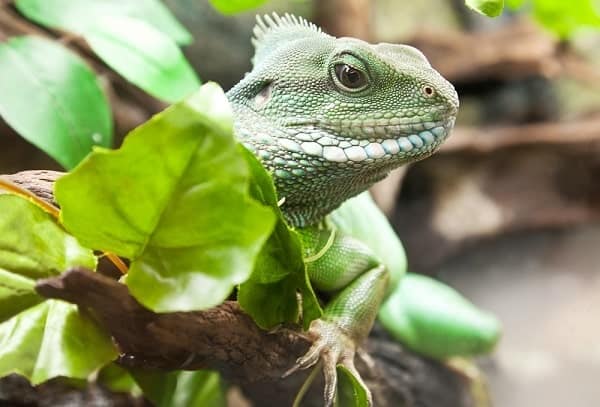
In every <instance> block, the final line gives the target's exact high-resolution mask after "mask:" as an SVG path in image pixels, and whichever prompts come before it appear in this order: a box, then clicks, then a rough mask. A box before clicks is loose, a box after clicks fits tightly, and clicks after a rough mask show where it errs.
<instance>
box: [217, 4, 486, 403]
mask: <svg viewBox="0 0 600 407" xmlns="http://www.w3.org/2000/svg"><path fill="white" fill-rule="evenodd" d="M254 33H255V37H254V39H253V42H254V45H255V48H256V53H255V56H254V59H253V69H252V71H251V72H249V73H248V74H247V75H246V76H245V77H244V79H242V81H240V82H239V83H238V84H237V85H236V86H235V87H233V88H232V89H231V90H230V91H229V92H228V93H227V96H228V99H229V101H230V102H231V105H232V107H233V111H234V117H235V122H234V127H235V132H236V136H237V137H238V139H239V140H240V141H241V142H242V143H243V144H244V145H245V146H246V147H247V148H248V149H249V150H251V151H252V152H254V154H255V155H256V156H257V157H258V158H259V159H260V161H261V162H262V164H263V165H264V166H265V167H266V168H267V169H268V170H269V171H270V172H271V173H272V174H273V177H274V182H275V186H276V189H277V193H278V196H279V198H280V199H281V201H282V205H281V209H282V211H283V213H284V216H285V217H286V219H287V221H288V222H289V223H290V224H291V225H292V226H294V227H295V228H296V230H297V231H298V232H299V234H300V236H301V239H302V243H303V249H304V257H305V258H304V260H305V264H306V269H307V272H308V275H309V277H310V280H311V283H312V285H313V287H315V288H316V289H318V290H319V291H320V292H322V293H324V294H325V295H326V296H328V297H329V301H328V303H327V304H326V305H325V308H324V313H323V316H322V318H320V319H318V320H315V321H313V323H312V324H311V327H310V329H309V334H310V335H311V336H312V337H313V339H314V343H313V345H312V347H311V349H310V350H309V351H308V353H307V354H306V355H304V356H303V357H301V358H300V359H299V360H298V363H297V365H296V367H295V368H294V369H292V371H294V370H295V369H297V368H307V367H310V366H312V365H314V364H316V363H317V362H318V361H322V365H323V370H324V374H325V382H326V385H325V401H326V405H332V403H333V401H334V399H335V393H336V381H337V376H336V366H337V365H339V364H341V365H343V366H345V367H346V368H347V369H348V370H349V371H350V372H351V374H353V375H354V376H355V377H356V378H357V379H358V381H359V382H360V383H361V384H362V380H361V379H360V375H359V374H358V372H357V371H356V369H355V367H354V354H355V351H356V349H357V347H358V346H359V345H360V344H361V343H362V342H363V341H364V339H365V338H366V337H367V336H368V333H369V331H370V330H371V327H372V325H373V322H374V320H375V318H376V316H377V313H378V310H379V308H380V306H381V305H382V303H383V301H384V299H385V298H386V296H387V295H389V293H390V292H392V291H393V290H394V289H395V288H396V287H397V286H398V285H399V281H400V280H401V277H402V275H403V274H404V271H405V266H406V265H405V260H404V252H403V249H402V246H401V244H400V242H399V241H398V239H397V237H396V236H395V234H394V232H393V230H392V229H391V227H390V226H389V224H388V223H387V221H386V220H385V217H384V216H383V214H382V213H381V212H379V211H378V209H377V208H376V207H375V205H374V204H373V203H372V202H371V201H370V199H369V198H368V197H366V196H364V195H361V197H359V198H356V199H350V198H352V197H354V196H356V195H358V194H360V193H361V192H363V191H365V190H366V189H367V188H369V187H370V186H371V185H372V184H373V183H375V182H377V181H379V180H381V179H382V178H384V177H385V176H386V175H387V174H388V173H389V171H390V170H392V169H394V168H396V167H398V166H400V165H403V164H406V163H409V162H414V161H417V160H420V159H423V158H425V157H428V156H429V155H431V154H432V153H433V152H434V151H435V150H436V149H437V148H438V147H439V146H440V144H441V143H442V142H443V141H444V140H445V139H446V138H447V137H448V135H449V134H450V131H451V129H452V127H453V126H454V121H455V117H456V114H457V111H458V97H457V94H456V91H455V90H454V88H453V87H452V85H451V84H450V83H449V82H447V81H446V80H445V79H444V78H443V77H442V76H441V75H440V74H439V73H438V72H437V71H435V70H434V69H433V68H432V67H431V66H430V65H429V63H428V61H427V59H426V58H425V57H424V56H423V54H422V53H421V52H420V51H418V50H416V49H415V48H412V47H409V46H406V45H395V44H376V45H373V44H369V43H366V42H364V41H361V40H358V39H354V38H335V37H332V36H329V35H327V34H325V33H323V32H322V31H321V30H320V29H318V28H317V27H316V26H315V25H313V24H312V23H309V22H307V21H306V20H304V19H301V18H297V17H295V16H291V15H286V16H284V17H279V16H277V15H273V16H272V17H271V16H265V17H264V19H263V18H258V24H257V26H256V27H255V30H254ZM349 200H350V201H349ZM346 201H348V202H346ZM345 202H346V203H345ZM343 203H345V204H344V205H343V206H342V208H340V209H337V208H339V207H340V205H342V204H343ZM336 209H337V210H336ZM332 212H333V213H332ZM357 217H358V218H360V219H361V220H360V221H357V220H356V219H357ZM353 218H355V219H354V220H353ZM370 226H372V227H370ZM374 240H375V241H377V240H379V243H376V244H375V247H371V244H372V242H373V241H374ZM388 308H389V307H388ZM395 312H396V311H395V310H393V309H392V310H391V311H389V312H388V318H383V319H382V321H389V320H390V319H393V318H392V317H394V316H395ZM390 315H392V317H390ZM403 317H404V316H403ZM404 319H406V318H404ZM384 325H386V326H387V324H384ZM394 328H395V326H394V325H393V324H392V326H391V330H392V332H394ZM409 328H410V327H409ZM492 328H493V327H492ZM409 331H410V329H407V328H406V324H404V325H403V329H401V330H399V331H397V332H396V333H399V334H398V335H396V336H398V337H400V339H403V338H405V337H406V338H408V339H410V338H411V337H410V336H408V335H405V333H407V332H409ZM492 336H493V338H491V341H492V342H495V337H497V335H495V336H494V335H492ZM409 342H410V340H409ZM413 342H414V345H415V347H416V348H417V350H420V349H418V345H419V342H420V341H419V340H415V341H413ZM412 344H413V343H411V345H412ZM487 345H488V344H487V343H486V346H487ZM488 347H489V346H488ZM422 350H423V351H424V352H425V353H430V354H431V353H432V352H427V351H428V350H429V349H426V348H423V349H422ZM362 385H363V386H364V384H362ZM364 387H365V390H366V391H367V394H370V393H369V392H368V389H366V386H364Z"/></svg>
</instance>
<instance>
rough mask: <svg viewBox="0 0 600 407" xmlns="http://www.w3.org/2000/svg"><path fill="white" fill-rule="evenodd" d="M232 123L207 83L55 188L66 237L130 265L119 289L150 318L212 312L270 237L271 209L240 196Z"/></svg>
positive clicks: (242, 173) (241, 164) (244, 181)
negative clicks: (155, 314)
mask: <svg viewBox="0 0 600 407" xmlns="http://www.w3.org/2000/svg"><path fill="white" fill-rule="evenodd" d="M232 120H233V119H232V113H231V110H230V107H229V103H228V101H227V99H226V97H225V94H224V93H223V91H222V90H221V88H219V87H218V85H216V84H214V83H209V84H207V85H204V86H203V87H202V88H201V89H200V91H199V92H198V93H196V94H194V95H193V96H192V97H191V98H189V99H188V100H186V101H185V102H182V103H179V104H176V105H174V106H172V107H170V108H169V109H167V110H165V111H164V112H162V113H160V114H158V115H156V116H155V117H154V118H153V119H151V120H150V121H149V122H147V123H146V124H144V125H142V126H140V127H139V128H137V129H135V130H134V131H133V132H132V133H131V134H129V135H128V136H127V138H126V139H125V142H124V143H123V146H122V147H121V148H120V149H119V150H116V151H108V150H104V149H103V150H96V151H95V152H94V153H93V154H92V155H90V156H89V157H88V159H86V160H85V161H84V162H83V163H82V164H81V165H80V166H79V167H77V168H76V169H75V170H74V171H73V172H72V173H70V174H68V175H65V176H64V177H62V178H61V179H59V180H58V181H57V182H56V184H55V197H56V199H57V200H58V202H59V204H60V206H61V207H62V210H61V220H62V222H63V224H64V226H65V227H66V229H67V230H68V231H69V232H71V233H72V234H73V235H74V236H77V238H78V239H79V240H80V241H81V242H83V243H84V244H85V245H86V246H88V247H92V248H94V249H100V250H104V251H109V252H112V253H115V254H117V255H120V256H123V257H127V258H129V259H131V260H132V263H131V266H130V269H129V273H128V275H127V278H126V283H127V285H128V286H129V289H130V291H131V293H132V294H133V295H134V296H135V297H136V298H137V299H138V300H139V301H140V302H141V303H142V304H144V305H145V306H147V307H149V308H151V309H152V310H154V311H160V312H162V311H185V310H197V309H204V308H208V307H211V306H214V305H217V304H219V303H221V302H222V301H223V300H224V299H225V298H227V296H228V295H229V294H230V292H231V290H232V288H233V287H234V286H235V285H237V284H240V283H242V282H244V281H245V280H246V279H247V278H248V277H249V275H250V273H251V272H252V269H253V266H254V261H255V259H256V256H257V254H258V253H259V251H260V249H261V247H262V246H263V244H264V242H265V241H266V239H267V238H268V236H269V235H270V233H271V231H272V229H273V226H274V223H275V216H274V214H273V212H272V210H271V209H269V208H266V207H264V206H263V205H260V204H258V203H257V202H255V201H253V200H251V199H250V198H249V196H248V182H249V176H250V175H249V172H248V167H247V164H246V162H245V160H244V158H243V157H242V156H241V155H240V152H239V150H238V149H237V145H236V142H235V140H234V137H233V127H232V126H233V122H232Z"/></svg>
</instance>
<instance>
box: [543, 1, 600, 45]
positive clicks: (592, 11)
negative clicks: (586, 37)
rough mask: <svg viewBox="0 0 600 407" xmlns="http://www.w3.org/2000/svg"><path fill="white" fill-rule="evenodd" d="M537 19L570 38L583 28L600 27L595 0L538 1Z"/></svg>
mask: <svg viewBox="0 0 600 407" xmlns="http://www.w3.org/2000/svg"><path fill="white" fill-rule="evenodd" d="M533 14H534V17H535V19H536V20H537V21H538V22H539V23H540V24H542V25H543V26H544V27H546V28H547V29H549V30H550V31H552V32H553V33H554V34H556V35H557V36H559V37H561V38H568V37H569V36H571V35H573V33H575V32H576V31H578V30H581V29H583V28H589V27H593V28H598V27H600V11H599V10H598V3H597V2H596V1H594V0H571V1H568V2H564V1H554V0H553V1H550V0H543V1H536V2H535V3H534V7H533Z"/></svg>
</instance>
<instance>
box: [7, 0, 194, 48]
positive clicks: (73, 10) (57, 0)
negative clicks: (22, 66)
mask: <svg viewBox="0 0 600 407" xmlns="http://www.w3.org/2000/svg"><path fill="white" fill-rule="evenodd" d="M15 5H16V6H17V9H18V10H19V11H20V12H21V13H23V15H25V16H26V17H27V18H29V19H30V20H33V21H35V22H36V23H39V24H42V25H45V26H47V27H51V28H62V29H64V30H68V31H73V32H78V33H83V32H85V30H86V29H87V27H88V26H90V25H94V24H96V22H97V21H98V19H99V18H100V17H103V16H123V17H132V18H136V19H138V20H142V21H145V22H147V23H149V24H150V25H152V26H154V27H155V28H157V29H158V30H160V31H162V32H163V33H164V34H166V35H168V36H169V37H171V38H172V39H173V40H175V41H176V42H177V43H179V44H189V43H191V42H192V36H191V34H190V33H189V32H188V31H187V30H186V29H185V28H184V27H183V26H182V25H181V24H180V23H179V22H178V21H177V19H175V17H174V16H173V15H172V14H171V12H170V11H169V10H168V9H167V8H166V7H165V5H164V4H163V3H162V2H161V1H160V0H102V1H98V0H76V1H73V0H17V1H16V2H15Z"/></svg>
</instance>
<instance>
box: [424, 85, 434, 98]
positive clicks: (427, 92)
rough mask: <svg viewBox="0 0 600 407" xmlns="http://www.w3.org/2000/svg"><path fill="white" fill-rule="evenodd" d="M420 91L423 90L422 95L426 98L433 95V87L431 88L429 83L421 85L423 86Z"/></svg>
mask: <svg viewBox="0 0 600 407" xmlns="http://www.w3.org/2000/svg"><path fill="white" fill-rule="evenodd" d="M421 91H422V92H423V95H424V96H425V97H426V98H430V97H432V96H433V95H435V89H433V88H432V87H431V86H429V85H425V86H423V87H422V88H421Z"/></svg>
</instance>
